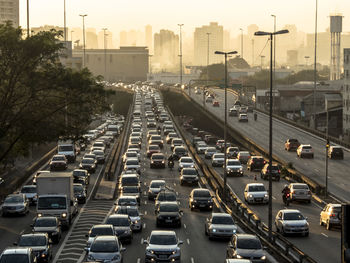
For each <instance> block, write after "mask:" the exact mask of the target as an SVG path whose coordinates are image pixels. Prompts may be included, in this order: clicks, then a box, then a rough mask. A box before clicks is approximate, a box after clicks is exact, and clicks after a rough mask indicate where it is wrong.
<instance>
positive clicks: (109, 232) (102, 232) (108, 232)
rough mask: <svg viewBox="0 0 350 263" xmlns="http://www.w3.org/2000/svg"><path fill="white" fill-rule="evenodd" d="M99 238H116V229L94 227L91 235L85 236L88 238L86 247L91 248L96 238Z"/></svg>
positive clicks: (109, 226) (103, 225)
mask: <svg viewBox="0 0 350 263" xmlns="http://www.w3.org/2000/svg"><path fill="white" fill-rule="evenodd" d="M97 236H116V233H115V231H114V227H113V226H112V225H106V224H101V225H94V226H92V228H91V229H90V231H89V234H87V235H85V237H87V238H88V240H87V243H86V247H88V248H89V247H90V246H91V244H92V242H93V241H94V239H95V237H97Z"/></svg>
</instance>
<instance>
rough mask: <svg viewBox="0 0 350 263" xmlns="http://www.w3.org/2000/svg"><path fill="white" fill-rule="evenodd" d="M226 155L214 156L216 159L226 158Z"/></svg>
mask: <svg viewBox="0 0 350 263" xmlns="http://www.w3.org/2000/svg"><path fill="white" fill-rule="evenodd" d="M224 157H225V155H223V154H214V158H224Z"/></svg>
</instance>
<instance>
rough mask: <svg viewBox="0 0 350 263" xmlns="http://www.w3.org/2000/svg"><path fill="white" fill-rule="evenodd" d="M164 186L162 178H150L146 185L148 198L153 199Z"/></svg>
mask: <svg viewBox="0 0 350 263" xmlns="http://www.w3.org/2000/svg"><path fill="white" fill-rule="evenodd" d="M165 186H166V183H165V181H164V180H152V181H151V183H150V184H149V187H148V199H149V200H152V199H154V198H155V197H156V196H157V194H158V193H159V192H160V190H162V189H164V188H165Z"/></svg>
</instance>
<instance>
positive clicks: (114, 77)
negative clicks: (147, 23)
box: [73, 47, 148, 82]
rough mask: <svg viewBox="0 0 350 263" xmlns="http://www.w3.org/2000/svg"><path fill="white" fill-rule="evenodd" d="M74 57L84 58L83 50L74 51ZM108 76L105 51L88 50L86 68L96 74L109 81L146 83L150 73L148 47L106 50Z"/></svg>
mask: <svg viewBox="0 0 350 263" xmlns="http://www.w3.org/2000/svg"><path fill="white" fill-rule="evenodd" d="M73 56H74V57H80V58H82V56H83V50H81V49H80V50H77V49H74V50H73ZM106 58H107V59H106V74H105V53H104V49H86V60H85V66H86V67H87V68H88V69H89V70H90V71H91V72H92V73H93V74H94V75H96V76H97V75H101V76H104V78H105V80H108V81H119V80H121V81H123V82H132V81H137V80H141V81H145V80H146V79H147V73H148V49H147V47H120V49H107V50H106Z"/></svg>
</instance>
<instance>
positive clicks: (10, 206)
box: [2, 194, 29, 216]
mask: <svg viewBox="0 0 350 263" xmlns="http://www.w3.org/2000/svg"><path fill="white" fill-rule="evenodd" d="M27 213H29V201H28V198H27V197H26V196H25V195H24V194H11V195H8V196H7V197H6V199H5V201H4V204H3V205H2V216H6V215H10V214H11V215H12V214H21V215H25V214H27Z"/></svg>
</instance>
